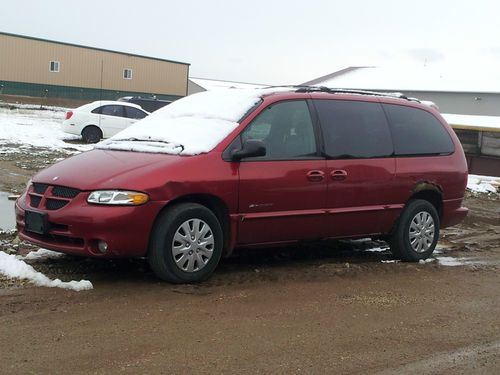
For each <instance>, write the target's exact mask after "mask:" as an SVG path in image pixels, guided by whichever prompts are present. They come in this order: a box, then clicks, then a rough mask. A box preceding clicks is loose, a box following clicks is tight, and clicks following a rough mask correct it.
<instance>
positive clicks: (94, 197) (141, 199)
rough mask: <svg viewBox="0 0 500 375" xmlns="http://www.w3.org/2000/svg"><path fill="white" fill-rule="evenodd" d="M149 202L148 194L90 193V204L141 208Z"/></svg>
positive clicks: (133, 192)
mask: <svg viewBox="0 0 500 375" xmlns="http://www.w3.org/2000/svg"><path fill="white" fill-rule="evenodd" d="M148 200H149V197H148V195H147V194H144V193H139V192H137V191H122V190H98V191H93V192H92V193H90V195H89V197H88V198H87V202H88V203H95V204H111V205H127V206H139V205H141V204H144V203H146V202H147V201H148Z"/></svg>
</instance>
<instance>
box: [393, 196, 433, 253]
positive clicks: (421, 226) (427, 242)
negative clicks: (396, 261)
mask: <svg viewBox="0 0 500 375" xmlns="http://www.w3.org/2000/svg"><path fill="white" fill-rule="evenodd" d="M438 239H439V215H438V213H437V210H436V208H435V207H434V206H433V205H432V204H431V203H430V202H428V201H426V200H422V199H414V200H411V201H410V202H409V203H408V204H407V205H406V207H405V208H404V210H403V212H402V213H401V216H400V218H399V220H398V223H397V225H396V228H395V230H394V232H393V234H392V236H391V238H390V241H389V244H390V247H391V251H392V253H393V254H394V256H395V257H397V258H400V259H402V260H404V261H406V262H418V261H419V260H421V259H427V258H428V257H429V256H430V255H431V254H432V252H433V251H434V249H435V247H436V245H437V242H438Z"/></svg>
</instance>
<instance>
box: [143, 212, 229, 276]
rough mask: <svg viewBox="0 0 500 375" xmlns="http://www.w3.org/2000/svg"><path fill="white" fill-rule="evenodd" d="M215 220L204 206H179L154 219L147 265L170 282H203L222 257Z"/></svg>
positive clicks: (219, 237) (219, 233) (221, 244)
mask: <svg viewBox="0 0 500 375" xmlns="http://www.w3.org/2000/svg"><path fill="white" fill-rule="evenodd" d="M222 247H223V233H222V228H221V225H220V223H219V220H218V219H217V217H216V216H215V215H214V213H213V212H212V211H210V210H209V209H208V208H206V207H205V206H202V205H200V204H197V203H180V204H177V205H175V206H172V207H170V208H168V209H166V210H164V211H163V212H161V213H160V215H159V216H158V218H157V220H156V223H155V225H154V228H153V231H152V234H151V238H150V244H149V251H148V262H149V265H150V267H151V269H152V270H153V272H154V273H155V274H156V276H158V277H159V278H161V279H163V280H165V281H169V282H171V283H175V284H180V283H194V282H200V281H203V280H206V279H207V278H208V277H210V275H211V274H212V273H213V272H214V270H215V268H216V267H217V265H218V264H219V260H220V258H221V255H222Z"/></svg>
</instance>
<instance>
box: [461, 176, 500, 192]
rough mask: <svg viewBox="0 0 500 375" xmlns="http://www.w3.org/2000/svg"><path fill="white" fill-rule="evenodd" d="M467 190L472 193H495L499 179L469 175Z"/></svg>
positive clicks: (499, 183) (499, 182)
mask: <svg viewBox="0 0 500 375" xmlns="http://www.w3.org/2000/svg"><path fill="white" fill-rule="evenodd" d="M467 189H469V190H470V191H472V192H473V193H497V192H498V191H499V189H500V177H488V176H478V175H474V174H470V175H469V178H468V180H467Z"/></svg>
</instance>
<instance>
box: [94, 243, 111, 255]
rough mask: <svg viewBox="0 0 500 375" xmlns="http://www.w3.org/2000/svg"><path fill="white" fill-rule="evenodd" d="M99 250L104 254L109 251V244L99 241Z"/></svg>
mask: <svg viewBox="0 0 500 375" xmlns="http://www.w3.org/2000/svg"><path fill="white" fill-rule="evenodd" d="M97 248H98V249H99V251H100V252H101V253H103V254H104V253H105V252H106V251H108V244H107V243H106V241H99V242H97Z"/></svg>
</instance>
